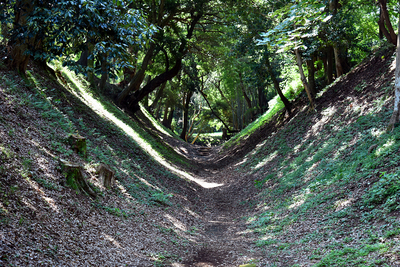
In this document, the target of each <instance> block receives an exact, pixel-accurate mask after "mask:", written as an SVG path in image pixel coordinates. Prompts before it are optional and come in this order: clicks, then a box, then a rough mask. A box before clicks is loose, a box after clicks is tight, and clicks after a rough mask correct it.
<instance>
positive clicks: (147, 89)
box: [118, 13, 203, 112]
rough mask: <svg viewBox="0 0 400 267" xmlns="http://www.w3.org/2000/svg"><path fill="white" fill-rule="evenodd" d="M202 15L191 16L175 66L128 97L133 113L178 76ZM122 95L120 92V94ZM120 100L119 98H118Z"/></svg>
mask: <svg viewBox="0 0 400 267" xmlns="http://www.w3.org/2000/svg"><path fill="white" fill-rule="evenodd" d="M202 15H203V14H202V13H199V14H198V15H197V16H193V20H192V21H191V24H190V27H189V29H188V33H187V35H186V40H182V43H181V45H180V47H179V50H178V53H177V59H176V62H175V65H174V66H173V67H172V69H170V70H168V71H166V72H164V73H162V74H160V75H158V76H156V77H155V78H154V79H153V80H151V81H150V82H149V83H147V84H146V85H145V86H144V87H143V88H142V89H140V90H137V91H135V93H134V94H133V95H132V97H130V100H129V102H130V103H129V107H130V108H131V109H132V111H133V112H136V111H137V110H139V102H140V101H141V100H142V99H143V98H144V97H145V96H146V95H148V94H150V93H151V92H153V91H154V90H155V89H156V88H157V87H159V86H160V85H161V84H163V83H164V82H166V81H169V80H171V79H172V78H173V77H175V76H176V75H178V73H179V71H180V69H181V68H182V60H183V58H184V56H185V55H186V53H187V40H189V39H191V38H192V35H193V31H194V28H195V26H196V24H197V22H198V21H199V20H200V18H201V17H202ZM121 94H122V92H121ZM118 99H120V98H118Z"/></svg>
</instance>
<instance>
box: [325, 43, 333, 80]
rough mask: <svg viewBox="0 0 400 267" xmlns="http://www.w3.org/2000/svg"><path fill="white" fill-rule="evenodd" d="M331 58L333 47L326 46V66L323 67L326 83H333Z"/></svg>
mask: <svg viewBox="0 0 400 267" xmlns="http://www.w3.org/2000/svg"><path fill="white" fill-rule="evenodd" d="M333 58H334V52H333V47H332V46H328V48H327V53H326V67H325V73H326V81H327V83H328V84H331V83H333V62H334V60H333Z"/></svg>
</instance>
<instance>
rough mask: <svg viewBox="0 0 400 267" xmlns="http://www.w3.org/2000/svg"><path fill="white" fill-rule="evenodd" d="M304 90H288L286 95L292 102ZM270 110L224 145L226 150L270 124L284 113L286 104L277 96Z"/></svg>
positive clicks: (270, 105) (272, 101)
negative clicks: (275, 117)
mask: <svg viewBox="0 0 400 267" xmlns="http://www.w3.org/2000/svg"><path fill="white" fill-rule="evenodd" d="M302 91H303V90H297V91H296V92H294V91H293V90H292V89H290V90H287V91H286V92H285V93H284V95H285V96H286V97H287V98H288V100H289V101H292V100H294V99H296V98H297V96H298V95H300V94H301V92H302ZM269 107H270V108H269V109H268V110H267V111H266V112H265V113H264V114H262V115H261V116H260V117H258V118H257V119H256V120H255V121H253V122H252V123H250V124H249V125H247V126H246V128H244V129H243V130H242V131H240V132H239V133H238V134H236V135H235V136H233V137H232V138H231V139H229V141H227V142H225V143H224V145H223V146H224V148H225V149H229V148H230V147H232V146H234V145H237V144H239V143H240V142H241V141H242V140H243V139H244V138H246V136H249V135H251V134H252V133H254V132H255V131H256V130H257V129H260V128H261V127H262V126H263V125H264V124H266V123H268V122H270V121H271V119H272V118H273V117H274V116H275V115H276V114H278V113H279V112H284V108H285V106H284V104H283V102H282V100H281V99H280V98H279V96H278V95H277V96H275V97H274V98H273V100H271V101H270V103H269Z"/></svg>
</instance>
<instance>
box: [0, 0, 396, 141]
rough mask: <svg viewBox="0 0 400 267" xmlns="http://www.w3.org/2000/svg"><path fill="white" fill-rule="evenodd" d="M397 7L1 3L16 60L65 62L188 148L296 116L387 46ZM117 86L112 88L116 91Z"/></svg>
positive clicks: (21, 63)
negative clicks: (203, 137) (196, 140)
mask: <svg viewBox="0 0 400 267" xmlns="http://www.w3.org/2000/svg"><path fill="white" fill-rule="evenodd" d="M397 4H398V3H397V1H386V0H379V1H373V0H370V1H356V0H354V1H350V0H348V1H339V0H332V1H257V0H248V1H247V0H246V1H234V0H223V1H206V0H198V1H189V0H188V1H169V0H160V1H154V0H153V1H150V0H149V1H120V0H115V1H106V2H104V1H57V2H54V3H53V2H46V1H2V2H1V10H0V16H1V17H0V19H1V31H2V43H3V44H6V45H7V49H9V50H10V51H9V54H8V56H7V58H6V59H5V60H6V61H7V62H8V64H9V65H10V66H11V67H12V68H14V69H16V70H18V71H19V72H21V73H24V72H25V71H26V68H27V64H28V61H29V59H30V58H31V59H33V60H34V61H36V62H38V63H40V64H41V65H42V66H43V67H44V68H46V67H47V65H46V64H47V63H50V62H51V61H53V60H59V61H61V62H62V63H63V65H65V66H68V67H69V68H71V69H72V70H74V71H76V72H77V73H81V74H83V75H85V77H86V78H87V80H88V81H89V82H90V83H91V85H92V88H93V90H95V91H98V92H101V93H105V94H109V95H112V97H113V98H114V99H115V101H116V103H117V104H118V105H120V106H121V107H123V108H125V109H126V110H129V111H131V112H135V111H137V110H138V109H139V104H141V105H142V106H143V107H144V108H146V109H147V110H148V111H149V112H150V113H151V114H153V116H154V117H155V118H156V119H158V120H159V121H161V122H162V124H163V125H164V126H166V127H167V128H170V129H173V130H174V131H175V132H177V133H178V135H180V137H181V138H182V139H185V140H187V139H188V137H189V136H191V135H192V134H193V132H194V131H195V132H197V133H206V132H214V131H222V132H224V138H226V137H227V133H228V134H232V133H236V132H238V131H240V130H242V129H243V128H244V127H245V126H246V125H248V124H249V123H250V122H252V121H254V120H255V119H256V118H257V117H259V116H260V115H261V114H263V113H264V112H265V111H266V110H267V109H268V102H269V101H270V100H271V99H272V98H273V97H274V96H275V95H279V99H280V101H281V102H282V103H283V104H284V106H285V109H286V111H287V112H288V113H289V114H290V112H291V103H290V101H291V100H293V99H294V98H295V97H296V96H297V95H298V94H299V93H301V91H302V90H303V89H305V90H304V91H305V92H306V94H307V97H308V99H309V102H310V108H311V109H313V108H314V98H315V96H316V95H317V93H318V91H319V90H321V89H322V88H324V87H325V86H326V85H329V84H331V83H333V82H334V81H335V79H337V78H338V77H340V76H342V75H344V74H346V73H347V72H348V71H349V70H350V69H351V68H352V67H353V66H355V64H357V63H358V62H360V61H361V60H362V59H363V58H364V57H365V56H366V55H367V54H368V53H370V52H371V51H373V50H376V49H377V48H378V47H381V46H382V45H383V44H386V45H396V42H397V36H396V34H395V30H394V29H395V28H396V27H394V26H393V25H396V21H397V17H398V16H397V13H398V12H397V9H398V6H397ZM108 83H109V84H116V85H117V86H118V87H114V89H110V88H109V87H107V86H106V85H107V84H108Z"/></svg>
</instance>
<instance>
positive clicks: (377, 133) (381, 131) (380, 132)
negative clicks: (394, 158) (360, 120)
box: [371, 128, 386, 137]
mask: <svg viewBox="0 0 400 267" xmlns="http://www.w3.org/2000/svg"><path fill="white" fill-rule="evenodd" d="M385 133H386V130H385V129H383V128H380V129H378V128H373V129H371V135H372V136H373V137H380V136H381V135H383V134H385Z"/></svg>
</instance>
